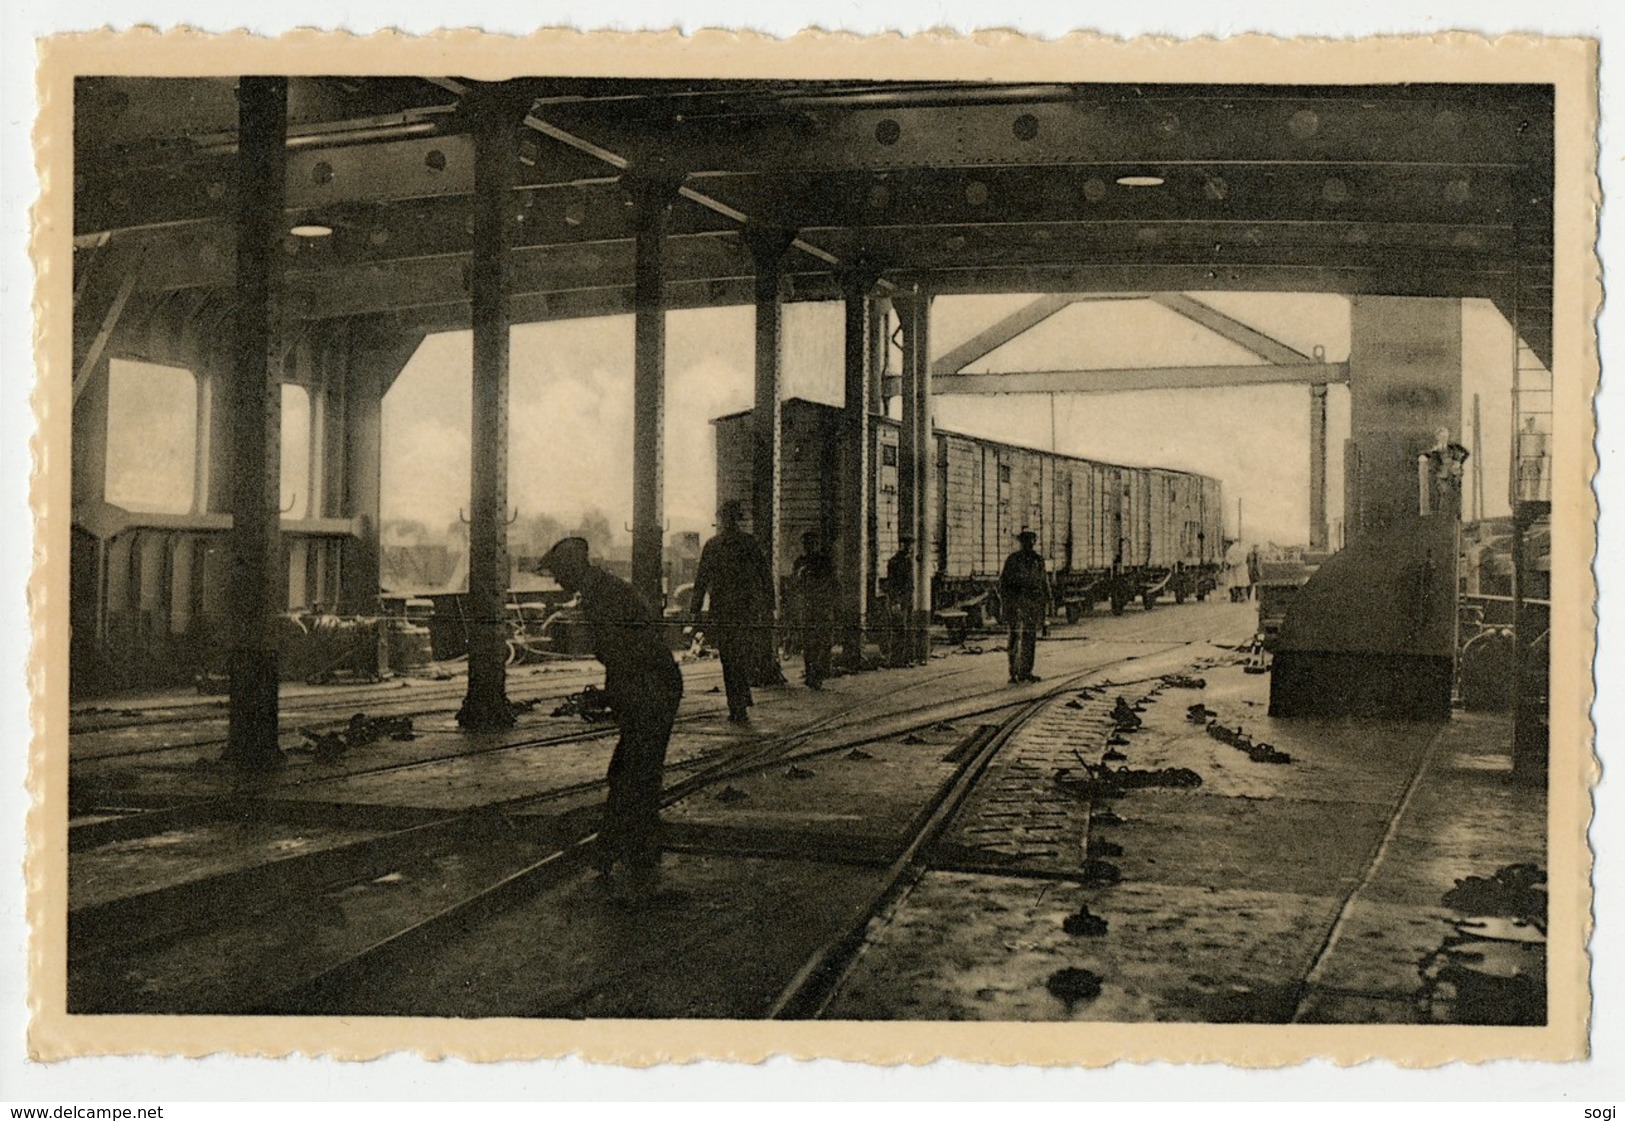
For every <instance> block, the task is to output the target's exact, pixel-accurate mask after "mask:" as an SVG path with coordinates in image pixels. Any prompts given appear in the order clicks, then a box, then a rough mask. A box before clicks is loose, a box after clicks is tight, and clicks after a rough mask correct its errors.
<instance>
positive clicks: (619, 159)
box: [525, 113, 841, 265]
mask: <svg viewBox="0 0 1625 1121" xmlns="http://www.w3.org/2000/svg"><path fill="white" fill-rule="evenodd" d="M525 125H526V127H527V128H531V129H534V130H535V131H536V132H538V133H541V134H542V135H543V136H547V137H550V138H551V139H553V140H557V141H558V142H559V143H561V144H563V145H565V146H566V147H569V148H574V149H575V150H576V151H578V152H581V153H583V154H585V155H588V156H591V157H592V158H593V159H596V160H599V161H601V162H603V163H605V164H607V165H608V166H610V167H613V168H615V169H616V170H618V171H625V170H626V169H627V168H629V167H631V166H633V161H631V160H629V159H628V158H626V157H625V156H622V155H620V154H618V153H616V152H614V151H611V150H610V149H608V148H604V147H601V146H599V145H597V144H594V143H592V142H591V141H589V140H587V139H585V138H583V137H580V136H576V135H575V134H573V133H571V132H570V131H569V130H567V129H562V128H559V127H558V126H557V125H555V124H552V123H550V122H548V121H545V120H543V119H542V118H540V117H538V116H536V115H535V114H534V113H533V114H531V115H529V116H527V117H526V118H525ZM685 155H686V153H685ZM670 157H671V152H669V151H664V150H658V149H657V150H649V151H644V152H642V153H641V155H640V158H639V159H638V161H637V162H638V163H639V164H649V165H651V166H666V165H667V163H668V161H669V159H670ZM686 167H687V164H686V161H685V163H684V168H685V170H686ZM677 193H678V194H679V195H681V196H682V197H683V198H685V199H687V200H688V201H689V202H692V203H696V204H698V205H699V206H702V207H704V208H705V209H707V210H710V211H712V212H713V213H715V214H721V215H723V216H724V217H726V218H730V219H732V220H733V221H735V222H738V223H739V224H740V225H744V224H745V223H746V222H749V221H750V220H751V214H750V213H748V212H746V211H743V210H739V209H738V208H736V207H733V206H730V205H728V204H727V203H726V202H724V201H723V200H721V199H718V198H715V197H713V196H712V195H710V194H707V193H705V192H702V191H700V190H698V189H696V188H695V187H692V186H689V185H686V184H685V185H682V186H680V187H679V188H678V191H677ZM756 216H757V219H758V220H759V221H762V220H771V221H774V222H777V223H778V224H780V225H783V226H785V227H786V228H789V227H792V226H794V225H796V223H794V222H793V221H790V219H789V216H788V215H786V214H784V213H782V212H780V211H776V210H758V211H756ZM790 244H791V245H792V246H794V247H795V248H797V249H799V250H801V251H802V252H803V253H806V254H808V255H809V256H811V257H815V258H817V259H818V260H820V261H822V262H824V263H825V264H826V265H839V264H840V263H841V262H840V260H839V259H837V258H836V257H835V256H834V255H833V254H831V253H829V252H828V251H826V250H824V249H823V248H821V247H819V246H817V245H814V244H813V243H812V242H809V241H807V240H805V239H803V238H800V237H797V238H795V239H794V240H793V241H791V243H790Z"/></svg>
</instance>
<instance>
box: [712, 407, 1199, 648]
mask: <svg viewBox="0 0 1625 1121" xmlns="http://www.w3.org/2000/svg"><path fill="white" fill-rule="evenodd" d="M840 422H841V411H840V410H839V409H837V408H834V407H832V406H829V405H820V404H816V403H814V402H811V401H804V400H801V399H799V398H798V399H791V400H788V401H785V402H784V404H783V407H782V429H781V432H782V437H781V439H782V447H781V456H782V458H781V463H780V497H779V524H778V538H779V556H780V557H782V558H784V560H785V563H786V565H788V561H789V560H790V559H791V558H794V557H795V556H796V555H797V554H798V553H799V551H800V548H801V536H802V534H803V533H805V532H807V531H809V530H810V531H814V532H817V533H819V534H820V535H821V536H822V537H823V539H824V540H826V541H833V540H834V539H835V536H836V529H837V527H838V526H839V524H840V517H839V515H840V505H839V503H840V496H839V491H838V485H839V478H840V448H841V432H840ZM714 423H715V426H716V440H717V501H718V503H721V502H725V501H727V500H729V499H738V500H740V501H742V502H743V503H744V504H745V508H746V509H747V510H749V509H750V508H751V497H752V475H751V468H752V438H753V437H752V433H753V430H752V427H751V425H752V419H751V414H750V413H748V412H745V413H735V414H732V415H730V416H725V417H720V418H718V419H717V420H716V421H715V422H714ZM870 440H871V444H870V448H869V463H870V466H871V470H872V479H871V484H870V498H871V512H870V523H869V571H870V572H871V573H876V574H878V573H880V572H882V571H884V568H885V562H886V558H888V557H889V556H891V554H892V553H893V552H894V551H895V550H896V549H897V534H898V524H897V523H898V519H897V507H898V497H897V473H898V459H899V456H898V443H899V425H898V424H897V422H896V421H893V420H889V419H887V418H885V417H872V418H871V425H870ZM934 440H935V448H934V467H935V476H936V477H935V484H934V487H933V493H932V499H933V501H934V503H935V516H934V518H933V519H932V521H933V529H932V537H933V540H932V541H931V542H930V543H929V549H930V554H929V555H930V557H931V561H932V572H933V576H932V581H931V593H932V595H931V603H932V608H933V610H934V611H945V610H950V609H964V608H969V609H970V611H971V614H972V616H973V618H974V617H975V616H977V615H980V616H982V617H983V618H984V619H989V620H991V619H997V618H998V615H999V602H998V577H999V569H1000V568H1001V566H1002V565H1003V564H1004V559H1005V557H1007V556H1008V555H1009V554H1010V553H1011V552H1012V551H1013V550H1014V549H1015V547H1016V543H1015V535H1016V534H1017V533H1018V532H1020V531H1021V530H1022V529H1024V528H1026V529H1031V530H1032V531H1033V532H1034V533H1036V534H1037V535H1038V544H1037V548H1038V551H1039V552H1040V553H1041V554H1042V555H1043V556H1044V559H1045V564H1046V566H1047V567H1048V569H1049V571H1050V580H1051V587H1052V589H1053V592H1054V598H1055V602H1056V605H1057V607H1058V608H1061V609H1063V610H1064V611H1065V612H1066V614H1067V617H1068V618H1069V619H1072V620H1076V619H1077V617H1078V616H1079V615H1081V614H1083V613H1084V612H1087V611H1089V610H1090V609H1091V608H1093V606H1094V605H1095V604H1097V603H1102V602H1105V603H1109V604H1110V605H1111V607H1112V610H1113V611H1114V612H1119V613H1120V612H1122V610H1123V609H1124V607H1125V605H1127V604H1128V603H1130V602H1131V601H1133V600H1136V599H1137V600H1139V601H1140V602H1141V603H1142V604H1143V605H1144V606H1145V607H1146V608H1147V609H1149V608H1151V607H1152V606H1153V605H1154V604H1155V603H1156V602H1157V601H1158V599H1159V598H1161V597H1162V596H1164V595H1166V596H1170V597H1171V598H1173V599H1174V600H1175V601H1176V602H1180V603H1183V602H1184V601H1185V599H1186V598H1187V597H1190V596H1195V597H1196V598H1197V599H1204V598H1206V596H1207V593H1208V592H1209V591H1211V590H1212V589H1213V588H1214V587H1215V586H1216V585H1217V582H1218V575H1219V569H1220V562H1221V559H1222V557H1223V555H1224V525H1223V520H1222V519H1223V516H1224V515H1223V511H1224V504H1223V501H1222V496H1221V494H1220V489H1219V482H1218V480H1217V479H1211V478H1208V477H1206V476H1204V475H1196V474H1192V473H1191V472H1188V471H1172V470H1167V469H1165V468H1159V467H1126V466H1122V465H1120V464H1113V463H1101V462H1098V461H1096V460H1091V459H1082V458H1079V457H1076V456H1068V455H1058V454H1056V453H1054V452H1044V451H1037V450H1035V449H1032V448H1024V447H1019V446H1017V445H1014V444H1006V443H1001V442H999V441H996V440H985V439H981V438H979V437H974V436H965V435H961V434H959V433H954V432H944V431H941V430H938V431H936V432H935V433H934ZM875 593H876V588H875V587H874V586H873V585H872V586H871V588H870V594H871V597H873V596H874V595H875Z"/></svg>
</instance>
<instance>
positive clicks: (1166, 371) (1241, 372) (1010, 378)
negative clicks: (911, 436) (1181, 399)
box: [931, 362, 1349, 395]
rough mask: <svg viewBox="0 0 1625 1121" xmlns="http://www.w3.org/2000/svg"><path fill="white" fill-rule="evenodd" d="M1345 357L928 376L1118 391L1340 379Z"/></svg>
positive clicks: (1005, 389) (1016, 388)
mask: <svg viewBox="0 0 1625 1121" xmlns="http://www.w3.org/2000/svg"><path fill="white" fill-rule="evenodd" d="M1348 380H1349V367H1348V363H1347V362H1304V363H1298V364H1295V365H1289V366H1270V365H1257V366H1173V367H1155V368H1147V369H1115V370H1041V371H1032V372H1024V373H1012V374H947V375H944V376H941V377H934V378H932V380H931V392H932V393H934V394H937V395H948V394H987V393H1122V392H1125V391H1129V390H1138V389H1223V388H1229V387H1231V386H1240V385H1341V384H1345V383H1346V382H1347V381H1348Z"/></svg>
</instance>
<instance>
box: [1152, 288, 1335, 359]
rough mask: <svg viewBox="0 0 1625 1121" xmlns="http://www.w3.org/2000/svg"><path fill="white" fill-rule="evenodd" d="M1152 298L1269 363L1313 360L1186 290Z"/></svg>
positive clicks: (1163, 293) (1161, 293) (1157, 294)
mask: <svg viewBox="0 0 1625 1121" xmlns="http://www.w3.org/2000/svg"><path fill="white" fill-rule="evenodd" d="M1151 299H1152V300H1153V301H1155V302H1156V303H1159V304H1161V305H1162V306H1163V307H1165V308H1167V309H1168V310H1169V311H1173V312H1178V313H1179V314H1180V315H1183V316H1184V317H1185V318H1186V319H1189V320H1190V321H1191V322H1193V323H1197V324H1200V325H1201V326H1203V327H1206V328H1207V329H1208V330H1209V331H1212V332H1213V333H1214V334H1215V335H1218V336H1219V337H1220V338H1223V339H1227V340H1229V341H1230V342H1233V343H1235V344H1236V345H1237V346H1239V347H1242V348H1243V349H1245V350H1250V351H1252V352H1253V353H1254V354H1256V355H1258V356H1259V357H1260V358H1262V359H1264V360H1265V361H1266V362H1273V363H1275V364H1276V365H1277V366H1286V365H1291V364H1292V363H1294V362H1308V361H1309V360H1310V358H1309V356H1308V355H1307V354H1304V353H1303V352H1302V351H1298V350H1294V349H1293V348H1292V347H1290V346H1287V345H1286V344H1285V343H1283V342H1280V341H1278V340H1276V339H1272V338H1270V337H1269V336H1268V335H1266V334H1264V332H1262V331H1259V330H1257V329H1256V328H1253V327H1249V326H1247V324H1245V323H1243V322H1242V321H1241V320H1239V319H1236V318H1234V317H1233V316H1229V315H1226V314H1225V313H1224V312H1222V311H1220V310H1219V309H1218V308H1216V307H1213V306H1212V305H1211V304H1204V303H1203V302H1202V301H1201V300H1198V299H1196V298H1194V297H1192V296H1187V295H1186V294H1185V293H1183V292H1158V293H1156V294H1155V295H1153V296H1152V297H1151Z"/></svg>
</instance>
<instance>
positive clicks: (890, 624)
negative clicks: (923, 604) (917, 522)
mask: <svg viewBox="0 0 1625 1121" xmlns="http://www.w3.org/2000/svg"><path fill="white" fill-rule="evenodd" d="M880 590H881V592H882V593H884V595H885V596H886V624H887V625H886V634H885V638H886V648H885V650H884V654H885V658H886V664H887V665H891V666H908V665H913V664H914V662H915V661H916V660H917V658H916V656H915V649H914V645H915V644H914V625H913V624H914V538H913V537H912V536H911V535H909V534H907V533H900V534H898V535H897V551H896V552H895V553H893V554H892V555H891V559H890V560H888V561H887V562H886V576H885V579H883V580H882V581H881V582H880Z"/></svg>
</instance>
